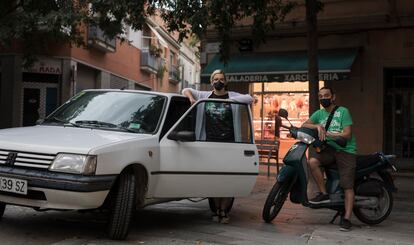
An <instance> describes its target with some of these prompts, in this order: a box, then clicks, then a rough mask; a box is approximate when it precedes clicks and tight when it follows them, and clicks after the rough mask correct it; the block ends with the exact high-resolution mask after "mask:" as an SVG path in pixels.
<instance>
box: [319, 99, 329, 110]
mask: <svg viewBox="0 0 414 245" xmlns="http://www.w3.org/2000/svg"><path fill="white" fill-rule="evenodd" d="M331 100H332V98H329V99H320V100H319V103H321V105H322V106H323V108H327V107H329V106H330V105H331V104H332V101H331Z"/></svg>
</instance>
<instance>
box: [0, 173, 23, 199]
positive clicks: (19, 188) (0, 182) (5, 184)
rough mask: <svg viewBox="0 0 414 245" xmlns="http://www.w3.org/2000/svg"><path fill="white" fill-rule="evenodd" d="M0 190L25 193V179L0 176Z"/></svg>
mask: <svg viewBox="0 0 414 245" xmlns="http://www.w3.org/2000/svg"><path fill="white" fill-rule="evenodd" d="M0 191H7V192H13V193H17V194H23V195H26V194H27V180H21V179H15V178H8V177H2V176H0Z"/></svg>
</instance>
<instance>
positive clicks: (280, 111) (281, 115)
mask: <svg viewBox="0 0 414 245" xmlns="http://www.w3.org/2000/svg"><path fill="white" fill-rule="evenodd" d="M279 116H280V117H283V118H286V119H287V118H288V116H289V113H288V112H287V110H285V109H279Z"/></svg>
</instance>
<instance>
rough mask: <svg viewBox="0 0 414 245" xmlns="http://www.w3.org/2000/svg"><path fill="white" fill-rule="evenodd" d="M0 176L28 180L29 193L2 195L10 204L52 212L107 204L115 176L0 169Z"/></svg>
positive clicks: (0, 199)
mask: <svg viewBox="0 0 414 245" xmlns="http://www.w3.org/2000/svg"><path fill="white" fill-rule="evenodd" d="M0 176H4V177H9V178H16V179H23V180H27V184H28V193H27V195H20V194H14V193H8V192H0V201H1V202H5V203H8V204H15V205H22V206H30V207H37V208H42V209H43V208H45V209H47V208H49V209H91V208H97V207H100V206H101V205H102V203H103V202H104V200H105V198H106V196H107V194H108V192H109V190H110V189H111V187H112V185H113V183H114V182H115V180H116V175H100V176H82V175H74V174H66V173H57V172H51V171H45V170H32V169H30V170H29V169H19V168H11V167H6V166H1V167H0Z"/></svg>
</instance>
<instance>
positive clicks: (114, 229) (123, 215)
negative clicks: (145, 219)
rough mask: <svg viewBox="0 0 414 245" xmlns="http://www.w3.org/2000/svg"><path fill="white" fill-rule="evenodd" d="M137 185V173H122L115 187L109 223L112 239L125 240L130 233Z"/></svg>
mask: <svg viewBox="0 0 414 245" xmlns="http://www.w3.org/2000/svg"><path fill="white" fill-rule="evenodd" d="M135 185H136V181H135V175H134V173H133V172H132V171H127V172H123V173H122V174H121V175H120V177H119V180H118V183H117V185H116V186H115V189H114V190H115V193H114V195H113V197H112V203H111V210H110V217H109V223H108V226H109V227H108V231H109V237H110V238H111V239H114V240H124V239H125V238H126V237H127V235H128V231H129V227H130V223H131V220H132V217H133V213H134V210H135V199H136V194H135Z"/></svg>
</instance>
